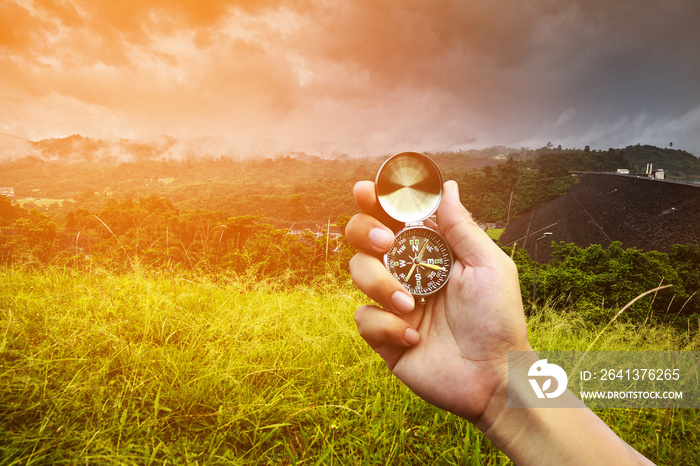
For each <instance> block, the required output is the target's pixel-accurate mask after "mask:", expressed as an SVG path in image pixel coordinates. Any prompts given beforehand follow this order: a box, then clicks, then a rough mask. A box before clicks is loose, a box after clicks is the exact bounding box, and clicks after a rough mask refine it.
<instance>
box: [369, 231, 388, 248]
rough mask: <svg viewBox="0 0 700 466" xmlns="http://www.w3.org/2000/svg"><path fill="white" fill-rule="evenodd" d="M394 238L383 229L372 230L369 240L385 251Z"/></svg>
mask: <svg viewBox="0 0 700 466" xmlns="http://www.w3.org/2000/svg"><path fill="white" fill-rule="evenodd" d="M393 238H394V235H392V234H391V233H389V232H388V231H386V230H384V229H383V228H372V230H371V231H370V232H369V240H370V241H371V242H372V244H373V245H374V246H375V247H377V248H379V249H385V248H386V247H387V246H388V245H389V242H390V241H391V240H392V239H393Z"/></svg>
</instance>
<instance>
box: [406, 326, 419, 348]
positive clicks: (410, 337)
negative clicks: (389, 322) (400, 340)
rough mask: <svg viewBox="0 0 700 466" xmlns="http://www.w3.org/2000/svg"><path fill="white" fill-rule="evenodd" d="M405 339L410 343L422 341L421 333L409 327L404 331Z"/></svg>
mask: <svg viewBox="0 0 700 466" xmlns="http://www.w3.org/2000/svg"><path fill="white" fill-rule="evenodd" d="M404 339H405V340H406V343H408V344H409V345H415V344H416V343H418V342H419V341H420V334H419V333H418V332H416V331H415V330H413V329H412V328H410V327H409V328H407V329H406V333H404Z"/></svg>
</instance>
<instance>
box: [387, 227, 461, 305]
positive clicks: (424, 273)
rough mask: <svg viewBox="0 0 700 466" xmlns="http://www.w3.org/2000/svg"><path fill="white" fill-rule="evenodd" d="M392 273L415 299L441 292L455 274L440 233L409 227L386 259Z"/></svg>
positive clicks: (398, 237)
mask: <svg viewBox="0 0 700 466" xmlns="http://www.w3.org/2000/svg"><path fill="white" fill-rule="evenodd" d="M384 265H386V268H387V269H389V272H391V274H392V275H393V276H394V277H395V278H396V279H397V280H398V281H399V282H401V284H402V285H403V286H404V288H406V289H407V290H408V292H409V293H411V294H412V295H414V296H427V295H430V294H433V293H435V292H436V291H438V290H439V289H440V288H442V287H443V286H444V285H445V283H447V279H448V278H450V273H451V272H452V251H450V248H449V246H448V245H447V241H445V238H443V237H442V236H441V235H440V234H439V233H437V232H436V231H433V230H431V229H429V228H425V227H410V228H406V229H404V230H402V231H400V232H399V233H398V234H397V235H396V240H395V241H394V245H393V246H392V248H391V249H390V250H389V252H387V253H386V255H385V256H384Z"/></svg>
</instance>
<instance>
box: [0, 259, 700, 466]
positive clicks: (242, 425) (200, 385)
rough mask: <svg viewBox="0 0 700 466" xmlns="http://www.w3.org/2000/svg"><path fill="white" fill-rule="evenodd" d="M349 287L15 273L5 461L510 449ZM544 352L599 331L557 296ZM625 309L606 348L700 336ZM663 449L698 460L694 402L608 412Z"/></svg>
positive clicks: (2, 328) (0, 385) (626, 430)
mask: <svg viewBox="0 0 700 466" xmlns="http://www.w3.org/2000/svg"><path fill="white" fill-rule="evenodd" d="M364 302H365V298H364V297H363V296H362V295H361V294H360V293H358V292H356V291H355V290H354V289H353V287H352V286H351V285H350V284H346V283H337V282H335V283H334V282H319V283H318V284H317V285H315V286H313V287H296V288H288V287H283V286H281V285H279V284H277V283H274V282H270V283H257V282H254V281H252V280H245V279H244V278H231V277H222V276H206V275H202V276H197V275H191V276H188V277H184V276H178V275H164V274H156V273H153V272H149V271H145V270H142V269H138V268H137V269H136V270H134V271H133V272H131V273H128V274H124V275H114V274H111V273H108V272H101V271H99V270H97V271H95V270H93V272H92V273H85V272H74V271H72V270H70V269H61V268H56V267H53V268H45V269H39V270H34V271H26V270H23V269H19V268H15V269H12V268H5V269H0V462H2V464H22V465H24V464H163V463H168V464H353V463H354V464H482V463H503V462H507V459H506V458H505V457H504V456H503V455H502V454H501V453H500V452H499V451H498V450H497V449H495V448H494V447H493V446H492V445H491V444H490V442H489V441H488V440H486V439H485V438H484V437H483V436H482V435H481V433H479V432H478V431H477V430H476V429H475V428H473V427H472V426H470V425H469V424H468V423H467V422H465V421H463V420H461V419H459V418H457V417H456V416H453V415H450V414H448V413H445V412H443V411H441V410H438V409H435V408H433V407H431V406H430V405H428V404H426V403H425V402H423V401H422V400H420V399H419V398H417V397H416V396H415V395H413V394H412V393H411V392H410V391H409V390H407V389H406V388H405V387H404V386H403V385H402V384H401V383H400V382H398V381H397V380H396V379H395V378H393V377H392V376H391V374H390V373H389V371H388V370H387V368H386V366H385V365H384V364H383V362H382V361H381V359H380V358H379V356H377V355H376V354H374V353H373V352H372V351H371V349H369V348H368V347H367V346H366V345H365V344H364V342H363V341H362V340H361V338H360V337H359V336H358V335H357V332H356V329H355V324H354V322H353V313H354V311H355V309H356V308H357V307H358V306H359V305H360V304H362V303H364ZM529 327H530V328H529V330H530V335H531V339H532V344H533V346H534V347H535V348H536V349H539V350H546V349H552V350H554V349H556V350H578V349H585V348H586V347H587V346H588V344H590V342H591V341H593V339H595V338H596V337H597V336H598V333H597V331H599V330H600V329H596V328H592V327H591V326H590V325H588V324H587V323H586V322H585V321H583V320H581V319H577V318H576V315H575V313H568V314H565V313H561V312H557V311H554V310H553V309H551V308H545V309H543V310H541V312H539V313H538V314H537V315H536V316H535V317H531V318H530V319H529ZM696 339H697V331H696V330H694V331H693V332H690V331H689V332H688V334H684V333H682V332H679V331H677V330H672V329H670V328H666V329H665V328H653V327H644V328H631V327H630V326H629V325H628V324H622V323H619V324H618V323H615V324H613V325H611V326H610V327H609V328H608V329H606V331H605V334H604V335H600V336H599V339H598V341H597V342H596V348H594V349H606V350H640V349H673V350H678V349H691V348H692V349H697V346H694V345H696V343H694V342H695V341H696ZM599 414H600V415H601V417H602V418H603V419H604V420H605V421H606V422H608V423H609V424H611V425H612V426H613V428H614V429H615V430H616V432H618V433H619V434H620V435H621V436H622V437H623V438H624V439H625V440H627V441H628V442H630V443H631V444H632V445H634V446H635V447H636V448H638V449H639V450H640V451H642V452H643V453H644V454H646V455H647V456H648V457H650V458H651V459H652V460H654V461H657V462H662V463H664V462H669V463H679V464H680V463H688V462H692V461H693V460H697V459H698V455H700V441H699V440H698V427H699V426H700V422H699V420H698V416H697V414H696V412H695V411H694V410H675V411H664V410H643V411H641V410H635V411H632V410H630V411H626V410H610V411H607V412H600V413H599Z"/></svg>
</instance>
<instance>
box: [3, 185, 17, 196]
mask: <svg viewBox="0 0 700 466" xmlns="http://www.w3.org/2000/svg"><path fill="white" fill-rule="evenodd" d="M0 196H5V197H15V188H7V187H0Z"/></svg>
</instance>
